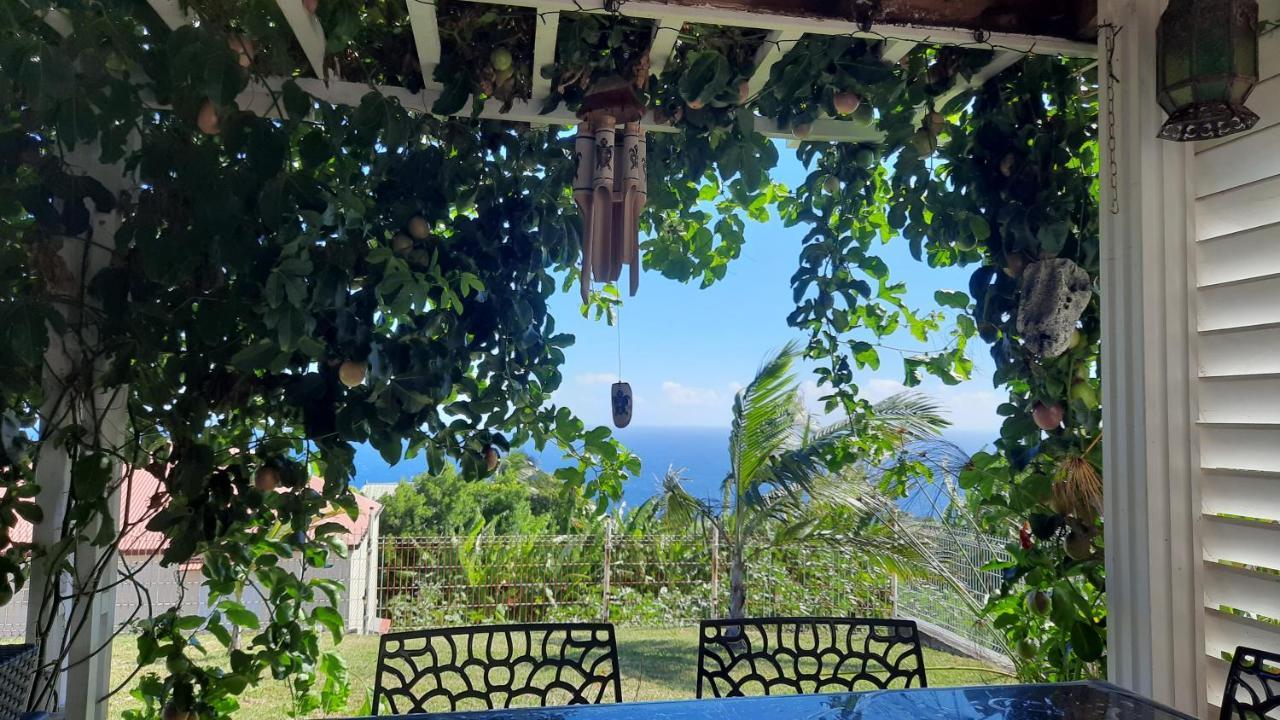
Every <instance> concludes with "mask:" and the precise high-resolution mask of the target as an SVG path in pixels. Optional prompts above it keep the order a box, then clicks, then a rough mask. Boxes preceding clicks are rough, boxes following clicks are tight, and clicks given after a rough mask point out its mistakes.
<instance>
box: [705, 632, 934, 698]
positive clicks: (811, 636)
mask: <svg viewBox="0 0 1280 720" xmlns="http://www.w3.org/2000/svg"><path fill="white" fill-rule="evenodd" d="M913 685H914V686H916V687H928V685H929V683H928V681H927V679H926V678H925V671H924V653H923V652H922V651H921V649H920V635H919V633H918V632H917V631H916V624H915V623H914V622H912V621H910V620H875V619H865V618H821V617H817V618H814V617H809V618H747V619H743V620H703V621H702V623H701V625H700V627H699V628H698V697H700V698H701V697H703V696H705V695H710V696H711V697H736V696H742V695H749V694H751V695H776V694H789V693H821V692H839V691H850V690H860V689H866V688H879V689H886V688H890V687H912V686H913Z"/></svg>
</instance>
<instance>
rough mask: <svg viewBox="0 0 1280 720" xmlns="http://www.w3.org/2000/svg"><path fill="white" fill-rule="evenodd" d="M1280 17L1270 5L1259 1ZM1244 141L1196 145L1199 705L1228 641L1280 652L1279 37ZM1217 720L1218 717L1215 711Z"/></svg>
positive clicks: (1267, 52) (1267, 38)
mask: <svg viewBox="0 0 1280 720" xmlns="http://www.w3.org/2000/svg"><path fill="white" fill-rule="evenodd" d="M1260 6H1261V7H1260V10H1261V16H1262V17H1263V18H1273V17H1276V18H1280V0H1263V2H1261V3H1260ZM1260 60H1261V72H1260V77H1261V78H1263V81H1262V82H1261V83H1260V84H1259V85H1258V87H1257V88H1256V89H1255V90H1254V92H1253V95H1252V97H1251V98H1250V99H1249V102H1248V105H1249V107H1250V108H1251V109H1253V110H1254V111H1255V112H1257V113H1258V115H1259V116H1261V118H1262V119H1261V120H1260V121H1259V123H1258V125H1257V127H1255V128H1254V129H1253V130H1252V131H1250V132H1249V133H1248V134H1244V135H1237V136H1232V137H1229V138H1225V139H1223V140H1216V141H1211V142H1205V143H1200V144H1199V146H1198V147H1197V148H1196V161H1195V165H1194V168H1195V169H1194V171H1195V190H1196V198H1197V199H1196V211H1195V223H1196V237H1197V240H1198V242H1197V248H1196V278H1197V285H1198V289H1197V293H1196V304H1197V324H1198V330H1199V334H1198V335H1199V364H1200V377H1199V380H1198V385H1199V386H1198V388H1197V390H1198V394H1199V406H1200V418H1199V420H1200V465H1201V468H1202V476H1201V500H1202V504H1203V510H1204V518H1203V523H1202V530H1201V533H1202V538H1203V543H1204V562H1205V572H1204V604H1205V613H1206V617H1205V626H1204V628H1205V652H1206V653H1207V654H1208V656H1209V659H1208V671H1209V677H1208V682H1209V687H1208V699H1209V702H1210V704H1211V705H1212V706H1214V708H1213V710H1214V711H1216V706H1217V705H1218V704H1219V703H1220V702H1221V699H1222V688H1223V680H1224V678H1225V675H1226V672H1227V668H1228V664H1229V658H1230V653H1231V652H1232V651H1233V650H1234V649H1235V647H1236V646H1237V645H1251V646H1255V647H1261V648H1268V649H1271V650H1277V651H1280V32H1271V33H1269V34H1267V35H1264V36H1263V38H1262V40H1261V57H1260ZM1215 717H1216V716H1215Z"/></svg>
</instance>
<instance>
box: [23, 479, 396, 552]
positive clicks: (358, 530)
mask: <svg viewBox="0 0 1280 720" xmlns="http://www.w3.org/2000/svg"><path fill="white" fill-rule="evenodd" d="M309 484H310V486H311V488H312V489H314V490H316V491H319V490H320V488H321V487H322V486H323V485H324V480H323V479H321V478H317V477H313V478H311V481H310V483H309ZM352 493H353V494H354V495H355V498H356V506H357V507H358V508H359V510H360V513H359V515H358V516H357V517H356V518H355V519H354V520H352V519H351V517H350V516H349V515H347V513H346V512H344V511H342V510H338V509H336V508H334V509H333V510H332V512H328V513H325V514H324V515H322V516H321V517H319V518H317V519H316V524H319V523H322V522H336V523H338V524H340V525H342V526H343V527H344V528H346V532H345V533H344V536H343V540H344V541H345V542H346V545H347V547H355V546H356V545H359V544H360V541H361V540H363V539H364V537H365V535H367V534H368V533H369V527H370V524H371V523H372V522H373V519H374V518H375V517H377V515H378V514H379V513H380V512H382V505H381V503H378V502H377V501H375V500H371V499H370V498H367V497H365V496H364V495H361V494H360V493H359V492H356V491H355V490H354V489H353V490H352ZM121 496H122V498H123V502H121V509H120V510H121V524H122V526H123V527H124V528H125V531H124V535H123V537H122V538H121V540H120V553H121V554H122V555H150V554H152V553H155V552H157V551H159V550H162V549H164V548H165V546H166V545H167V544H168V538H166V537H165V536H164V534H163V533H159V532H156V531H154V530H148V529H147V523H148V522H150V520H151V518H153V517H155V515H156V513H158V512H160V511H161V510H162V509H164V506H165V504H166V502H167V501H168V494H167V493H166V492H165V489H164V483H163V482H162V481H161V480H160V478H158V477H156V476H155V475H154V474H152V473H151V472H148V471H147V470H143V469H138V470H135V471H134V472H133V474H132V475H130V476H129V478H128V479H126V480H125V483H124V486H123V487H122V488H121ZM9 538H10V540H11V541H12V542H15V543H29V542H31V541H32V527H31V523H29V522H27V521H26V520H24V519H21V518H19V520H18V524H17V525H15V526H14V527H13V528H12V529H10V531H9Z"/></svg>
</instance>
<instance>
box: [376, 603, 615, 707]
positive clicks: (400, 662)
mask: <svg viewBox="0 0 1280 720" xmlns="http://www.w3.org/2000/svg"><path fill="white" fill-rule="evenodd" d="M603 702H622V682H621V680H620V678H619V675H618V644H617V640H616V638H615V637H614V632H613V625H610V624H608V623H562V624H550V623H548V624H525V625H481V626H475V627H461V628H440V629H434V630H411V631H407V632H396V633H387V634H385V635H383V636H382V641H381V643H380V644H379V648H378V666H377V671H376V675H375V678H374V690H373V708H372V709H373V714H374V715H377V714H379V713H380V712H382V713H389V714H404V713H410V712H434V711H441V710H448V711H450V712H452V711H457V710H494V709H498V708H509V707H515V706H519V705H534V706H542V707H546V706H550V705H585V704H594V703H603Z"/></svg>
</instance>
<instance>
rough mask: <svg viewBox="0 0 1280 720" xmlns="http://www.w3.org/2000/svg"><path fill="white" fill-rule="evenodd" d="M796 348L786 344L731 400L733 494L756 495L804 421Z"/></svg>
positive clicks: (792, 441)
mask: <svg viewBox="0 0 1280 720" xmlns="http://www.w3.org/2000/svg"><path fill="white" fill-rule="evenodd" d="M797 354H798V350H797V345H796V344H795V343H794V342H791V343H788V344H787V345H786V346H784V347H783V348H782V349H781V350H780V351H778V353H777V354H775V355H773V356H772V357H770V358H769V359H767V360H766V361H765V363H764V364H763V365H762V366H761V367H760V370H759V371H757V372H756V376H755V378H753V379H752V380H751V382H750V383H749V384H748V385H747V386H746V387H745V388H743V389H742V390H741V391H740V392H739V393H738V395H737V397H735V398H734V401H733V423H732V425H731V427H730V432H729V459H730V477H729V478H728V479H727V480H726V482H727V483H732V484H733V485H734V487H733V488H726V490H729V489H732V491H733V492H732V493H730V494H732V495H733V496H736V497H743V496H746V495H758V493H759V486H760V481H761V480H765V479H766V478H764V477H763V475H762V473H761V471H762V469H764V468H765V467H766V466H767V465H768V463H769V461H770V459H771V458H773V457H775V456H776V455H778V454H779V453H781V452H783V451H785V450H787V449H790V448H793V447H794V446H795V445H796V441H797V432H798V424H799V422H798V421H799V420H800V419H801V417H802V406H801V403H800V395H799V390H798V389H797V385H796V377H795V374H794V373H793V372H792V367H793V365H794V364H795V360H796V357H797Z"/></svg>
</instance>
